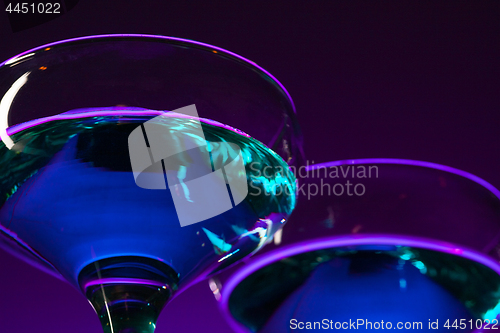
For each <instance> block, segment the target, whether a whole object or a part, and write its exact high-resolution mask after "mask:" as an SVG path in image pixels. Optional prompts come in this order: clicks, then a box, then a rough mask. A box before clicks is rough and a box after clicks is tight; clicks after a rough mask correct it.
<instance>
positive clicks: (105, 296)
mask: <svg viewBox="0 0 500 333" xmlns="http://www.w3.org/2000/svg"><path fill="white" fill-rule="evenodd" d="M78 280H79V283H80V287H81V288H82V290H83V293H84V295H85V296H86V297H87V299H88V300H89V302H90V303H91V304H92V306H93V307H94V310H95V311H96V313H97V315H98V316H99V320H100V321H101V325H102V328H103V331H104V332H105V333H152V332H154V330H155V328H156V321H157V319H158V316H159V314H160V313H161V311H162V309H163V307H164V306H165V305H166V304H167V302H168V301H169V299H170V298H171V296H172V294H173V292H174V291H175V290H177V284H178V274H177V273H176V272H175V271H174V270H173V269H172V268H171V267H170V266H168V265H166V264H164V263H162V262H160V261H158V260H154V259H151V258H144V257H136V256H124V257H113V258H106V259H102V260H98V261H95V262H93V263H92V264H89V265H87V266H86V267H85V268H84V269H82V271H81V272H80V274H79V279H78Z"/></svg>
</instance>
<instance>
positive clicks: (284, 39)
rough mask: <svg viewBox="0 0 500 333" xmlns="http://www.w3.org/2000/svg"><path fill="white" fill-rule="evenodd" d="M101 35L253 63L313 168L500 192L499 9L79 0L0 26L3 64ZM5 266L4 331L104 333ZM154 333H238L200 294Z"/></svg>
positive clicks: (92, 319)
mask: <svg viewBox="0 0 500 333" xmlns="http://www.w3.org/2000/svg"><path fill="white" fill-rule="evenodd" d="M153 2H154V4H153ZM105 33H144V34H159V35H168V36H174V37H182V38H188V39H194V40H198V41H201V42H205V43H209V44H213V45H216V46H219V47H222V48H225V49H228V50H230V51H233V52H235V53H238V54H240V55H242V56H244V57H246V58H248V59H250V60H253V61H255V62H256V63H258V64H259V65H261V66H262V67H264V68H265V69H267V70H269V71H270V72H271V73H272V74H273V75H274V76H276V77H277V78H278V79H279V80H280V81H281V82H282V83H283V84H284V85H285V87H287V89H288V91H289V92H290V94H291V95H292V97H293V99H294V101H295V104H296V107H297V111H298V114H299V120H300V122H301V125H302V128H303V132H304V137H305V150H306V153H307V158H308V160H309V161H310V163H312V161H314V162H316V163H319V162H326V161H329V160H340V159H350V158H375V157H380V158H382V157H383V158H407V159H417V160H425V161H431V162H435V163H441V164H446V165H450V166H453V167H455V168H459V169H463V170H466V171H468V172H471V173H473V174H476V175H478V176H479V177H482V178H484V179H486V180H487V181H489V182H490V183H492V184H493V185H495V186H497V187H500V172H498V171H499V166H500V158H499V152H500V149H499V148H500V140H499V137H498V134H499V131H498V128H499V126H500V2H499V1H479V0H478V1H472V0H470V1H456V0H454V1H419V2H409V1H408V2H407V1H391V2H388V1H293V2H292V1H274V2H273V3H272V4H268V3H266V2H265V1H252V2H250V1H238V2H236V1H215V2H214V1H210V2H208V1H207V2H202V1H199V2H196V1H184V2H182V4H181V2H180V1H178V2H175V3H174V2H171V1H125V0H121V1H110V0H108V1H102V0H82V1H80V3H79V4H78V5H77V6H76V7H75V8H74V9H73V10H71V11H70V12H68V13H66V14H65V15H62V16H61V17H59V18H57V19H55V20H53V21H50V22H47V23H45V24H43V25H40V26H37V27H34V28H32V29H28V30H24V31H21V32H17V33H12V32H11V30H10V26H9V24H8V20H7V16H6V15H5V13H0V61H3V60H5V59H7V58H10V57H12V56H14V55H16V54H17V53H20V52H23V51H25V50H27V49H30V48H33V47H36V46H39V45H42V44H45V43H49V42H53V41H57V40H61V39H66V38H72V37H79V36H84V35H93V34H105ZM0 267H1V268H0V332H14V333H16V332H22V333H24V332H41V333H44V332H47V333H49V332H50V333H58V332H61V333H63V332H64V333H66V332H72V333H80V332H81V333H84V332H85V333H91V332H95V333H99V332H100V327H99V326H100V325H99V322H98V319H97V317H96V316H95V314H94V312H93V310H92V308H91V307H90V305H89V304H88V303H87V301H86V300H85V299H84V298H83V296H81V295H79V293H78V292H77V291H76V290H74V289H73V288H72V287H70V286H69V285H66V284H64V283H62V282H59V281H57V280H56V279H54V278H52V277H50V276H48V275H45V274H43V273H40V272H38V271H36V270H35V269H32V268H31V267H29V266H28V265H26V264H24V263H23V262H20V261H18V260H16V259H15V258H13V257H11V256H10V255H8V254H6V253H4V252H0ZM157 332H159V333H161V332H170V333H176V332H217V333H229V332H231V330H230V329H229V328H228V326H227V325H226V324H225V323H224V322H223V320H222V317H221V316H220V314H219V313H218V309H217V308H216V301H215V300H214V299H213V296H212V295H211V292H210V290H209V289H208V287H207V285H206V283H202V284H200V285H198V286H195V287H193V288H192V289H191V290H188V291H187V292H186V293H185V294H183V295H182V296H180V297H179V298H177V299H176V300H175V301H174V302H173V303H171V304H170V305H169V306H167V308H166V310H165V311H164V313H163V314H162V315H161V316H160V319H159V321H158V329H157Z"/></svg>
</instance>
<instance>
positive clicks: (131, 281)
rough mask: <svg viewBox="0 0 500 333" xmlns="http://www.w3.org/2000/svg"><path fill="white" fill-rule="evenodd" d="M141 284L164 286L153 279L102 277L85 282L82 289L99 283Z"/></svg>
mask: <svg viewBox="0 0 500 333" xmlns="http://www.w3.org/2000/svg"><path fill="white" fill-rule="evenodd" d="M117 283H120V284H142V285H150V286H155V287H160V288H162V287H166V285H165V284H164V283H160V282H158V281H153V280H145V279H133V278H103V279H98V280H94V281H91V282H88V283H86V284H85V285H84V286H83V289H84V290H85V289H87V288H88V287H90V286H95V285H101V284H117Z"/></svg>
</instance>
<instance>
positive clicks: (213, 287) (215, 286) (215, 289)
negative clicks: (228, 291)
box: [208, 279, 221, 300]
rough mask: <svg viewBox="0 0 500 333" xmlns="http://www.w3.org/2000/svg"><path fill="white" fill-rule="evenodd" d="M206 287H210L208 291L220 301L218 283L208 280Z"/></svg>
mask: <svg viewBox="0 0 500 333" xmlns="http://www.w3.org/2000/svg"><path fill="white" fill-rule="evenodd" d="M208 285H209V286H210V290H212V293H213V294H214V296H215V299H216V300H220V298H221V295H220V286H219V283H217V281H215V280H214V279H210V280H209V281H208Z"/></svg>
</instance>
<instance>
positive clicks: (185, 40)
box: [0, 34, 296, 113]
mask: <svg viewBox="0 0 500 333" xmlns="http://www.w3.org/2000/svg"><path fill="white" fill-rule="evenodd" d="M110 37H116V38H119V37H132V38H141V37H142V38H156V39H164V40H168V41H173V42H182V43H187V44H193V45H197V46H202V47H205V48H207V49H210V50H212V51H213V50H215V51H217V52H221V53H224V54H226V55H229V56H231V57H233V58H236V59H238V60H241V61H243V62H245V63H247V64H249V65H250V66H252V67H254V68H256V69H258V70H259V71H261V72H262V73H264V74H266V75H267V76H268V77H269V78H271V80H273V81H274V82H275V83H276V84H277V85H278V86H279V87H280V88H281V90H283V92H284V93H285V95H286V96H287V98H288V100H289V101H290V104H291V106H292V110H293V112H294V113H296V109H295V103H294V102H293V100H292V97H291V96H290V94H289V93H288V90H286V88H285V87H284V86H283V84H281V82H279V81H278V80H277V79H276V78H275V77H274V76H273V75H272V74H271V73H269V72H268V71H266V70H265V69H264V68H262V67H261V66H259V65H257V64H256V63H255V62H253V61H251V60H248V59H247V58H244V57H242V56H240V55H238V54H236V53H234V52H231V51H228V50H225V49H223V48H220V47H217V46H213V45H210V44H206V43H202V42H197V41H194V40H190V39H184V38H178V37H167V36H161V35H143V34H109V35H93V36H84V37H77V38H70V39H65V40H61V41H58V42H53V43H49V44H45V45H42V46H38V47H35V48H33V49H31V50H28V51H25V52H22V53H20V54H18V55H16V56H14V57H12V58H10V59H7V60H5V61H4V62H2V63H1V64H0V67H2V66H4V65H5V63H7V62H10V61H12V60H14V59H16V58H19V57H22V56H23V55H26V54H29V53H32V52H35V51H39V50H41V49H44V48H47V47H52V46H55V45H59V44H63V43H71V42H75V41H82V40H87V39H96V38H110Z"/></svg>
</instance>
